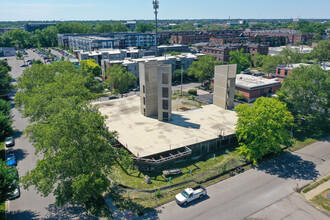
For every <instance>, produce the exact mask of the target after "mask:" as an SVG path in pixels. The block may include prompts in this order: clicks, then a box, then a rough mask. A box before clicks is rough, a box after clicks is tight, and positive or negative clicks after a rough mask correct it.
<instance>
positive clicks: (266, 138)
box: [235, 97, 293, 163]
mask: <svg viewBox="0 0 330 220" xmlns="http://www.w3.org/2000/svg"><path fill="white" fill-rule="evenodd" d="M235 111H236V112H237V116H238V121H237V124H236V132H235V133H236V136H237V138H238V141H239V147H238V148H237V150H238V152H239V154H241V155H243V156H246V159H247V160H250V161H253V163H257V161H258V160H260V159H261V158H262V157H263V156H265V155H267V154H269V153H278V152H280V151H281V146H282V145H284V146H290V145H291V143H292V138H291V135H290V131H289V130H290V128H291V126H292V123H293V117H292V115H291V113H290V112H289V111H288V110H287V107H286V105H285V103H283V102H281V101H279V100H277V99H272V98H265V97H261V98H259V99H257V100H256V102H255V103H254V104H253V105H252V106H251V107H250V106H249V105H248V104H241V105H238V106H237V107H236V108H235Z"/></svg>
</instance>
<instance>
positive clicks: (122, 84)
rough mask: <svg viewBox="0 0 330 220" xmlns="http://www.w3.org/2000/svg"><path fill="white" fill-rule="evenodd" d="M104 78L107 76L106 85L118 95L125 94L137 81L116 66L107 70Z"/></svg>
mask: <svg viewBox="0 0 330 220" xmlns="http://www.w3.org/2000/svg"><path fill="white" fill-rule="evenodd" d="M106 76H109V78H108V79H107V80H106V82H107V84H108V85H109V86H110V87H112V88H113V89H114V90H115V91H116V92H118V93H120V94H124V93H125V92H127V90H128V88H129V86H133V85H134V84H135V83H136V80H137V79H136V77H135V76H134V75H133V74H131V73H129V72H127V71H126V69H125V68H124V67H123V66H122V65H117V64H115V65H113V66H111V67H109V68H108V70H107V73H106Z"/></svg>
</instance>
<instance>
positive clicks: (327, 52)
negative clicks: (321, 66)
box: [312, 40, 330, 62]
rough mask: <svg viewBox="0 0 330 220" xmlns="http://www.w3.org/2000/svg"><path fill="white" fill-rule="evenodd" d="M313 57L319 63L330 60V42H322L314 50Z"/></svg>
mask: <svg viewBox="0 0 330 220" xmlns="http://www.w3.org/2000/svg"><path fill="white" fill-rule="evenodd" d="M312 57H313V58H314V59H316V60H317V61H318V62H322V61H329V60H330V41H328V40H321V41H319V43H318V44H317V46H316V47H315V48H314V49H313V50H312Z"/></svg>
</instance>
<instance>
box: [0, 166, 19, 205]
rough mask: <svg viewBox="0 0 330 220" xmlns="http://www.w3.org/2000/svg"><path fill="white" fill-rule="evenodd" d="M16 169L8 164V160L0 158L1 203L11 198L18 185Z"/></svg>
mask: <svg viewBox="0 0 330 220" xmlns="http://www.w3.org/2000/svg"><path fill="white" fill-rule="evenodd" d="M16 173H17V171H16V169H14V168H12V167H9V166H7V164H6V161H2V160H0V180H1V181H0V204H2V203H3V202H5V201H6V200H8V199H10V197H11V195H12V194H13V193H14V191H15V189H16V188H17V187H18V178H17V174H16Z"/></svg>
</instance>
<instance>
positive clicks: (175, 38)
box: [171, 29, 243, 45]
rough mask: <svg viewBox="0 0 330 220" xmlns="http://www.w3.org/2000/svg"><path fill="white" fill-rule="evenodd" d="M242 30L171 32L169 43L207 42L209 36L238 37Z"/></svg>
mask: <svg viewBox="0 0 330 220" xmlns="http://www.w3.org/2000/svg"><path fill="white" fill-rule="evenodd" d="M242 33H243V30H241V29H238V30H214V31H205V30H204V31H190V32H178V33H175V34H174V33H172V35H171V44H186V45H187V44H194V43H200V42H209V41H210V39H211V38H217V37H238V36H240V35H241V34H242Z"/></svg>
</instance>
